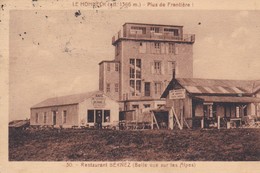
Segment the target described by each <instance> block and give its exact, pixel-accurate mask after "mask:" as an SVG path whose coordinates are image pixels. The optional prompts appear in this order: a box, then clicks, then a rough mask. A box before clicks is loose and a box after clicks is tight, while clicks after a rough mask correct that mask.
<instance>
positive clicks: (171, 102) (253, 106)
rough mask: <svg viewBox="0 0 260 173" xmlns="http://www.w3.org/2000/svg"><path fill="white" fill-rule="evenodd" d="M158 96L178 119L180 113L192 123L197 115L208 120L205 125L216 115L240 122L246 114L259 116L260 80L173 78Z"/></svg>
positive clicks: (229, 120) (214, 119)
mask: <svg viewBox="0 0 260 173" xmlns="http://www.w3.org/2000/svg"><path fill="white" fill-rule="evenodd" d="M181 92H182V93H181ZM162 98H166V100H167V101H166V108H168V110H170V108H173V109H174V113H175V114H176V115H177V117H178V118H179V119H180V118H181V117H180V115H183V118H184V119H185V120H186V121H187V122H188V123H189V125H190V126H192V127H193V126H196V120H201V119H203V120H205V121H208V122H206V123H204V127H205V126H206V125H209V124H210V123H213V124H214V123H216V122H217V118H218V117H219V118H221V120H225V121H228V122H232V121H234V122H236V123H238V124H239V125H241V123H242V121H243V120H245V118H246V117H248V115H250V116H260V80H251V81H249V80H219V79H198V78H173V79H172V81H171V82H170V83H169V85H168V86H167V88H166V89H165V91H164V92H163V94H162ZM170 115H171V114H170V113H169V116H170ZM169 118H170V117H169ZM197 123H198V124H199V125H200V124H201V123H200V122H197ZM222 124H225V122H223V123H222ZM182 125H183V124H182ZM202 126H203V125H202Z"/></svg>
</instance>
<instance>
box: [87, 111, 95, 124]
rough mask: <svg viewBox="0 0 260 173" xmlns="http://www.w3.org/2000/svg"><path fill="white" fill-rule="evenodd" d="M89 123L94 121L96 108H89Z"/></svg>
mask: <svg viewBox="0 0 260 173" xmlns="http://www.w3.org/2000/svg"><path fill="white" fill-rule="evenodd" d="M87 120H88V123H94V110H88V118H87Z"/></svg>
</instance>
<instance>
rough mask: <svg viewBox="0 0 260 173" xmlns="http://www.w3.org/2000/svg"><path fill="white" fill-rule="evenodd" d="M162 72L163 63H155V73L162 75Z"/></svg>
mask: <svg viewBox="0 0 260 173" xmlns="http://www.w3.org/2000/svg"><path fill="white" fill-rule="evenodd" d="M161 72H162V67H161V61H154V73H155V74H161Z"/></svg>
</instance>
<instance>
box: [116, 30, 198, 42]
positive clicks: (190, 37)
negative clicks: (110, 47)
mask: <svg viewBox="0 0 260 173" xmlns="http://www.w3.org/2000/svg"><path fill="white" fill-rule="evenodd" d="M120 38H129V39H144V40H146V39H147V40H150V39H156V40H169V41H180V42H189V43H194V42H195V34H183V35H180V36H174V35H173V34H172V33H153V32H151V33H146V34H137V33H134V34H133V33H128V35H127V36H126V37H124V36H123V34H122V32H121V31H119V32H118V33H117V34H116V35H115V36H113V37H112V44H115V42H117V41H118V39H120Z"/></svg>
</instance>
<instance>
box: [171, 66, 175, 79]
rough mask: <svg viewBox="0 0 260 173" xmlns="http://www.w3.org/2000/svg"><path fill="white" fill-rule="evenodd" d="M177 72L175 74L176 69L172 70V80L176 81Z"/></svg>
mask: <svg viewBox="0 0 260 173" xmlns="http://www.w3.org/2000/svg"><path fill="white" fill-rule="evenodd" d="M175 75H176V72H175V68H174V69H173V70H172V79H175V77H176V76H175Z"/></svg>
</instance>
